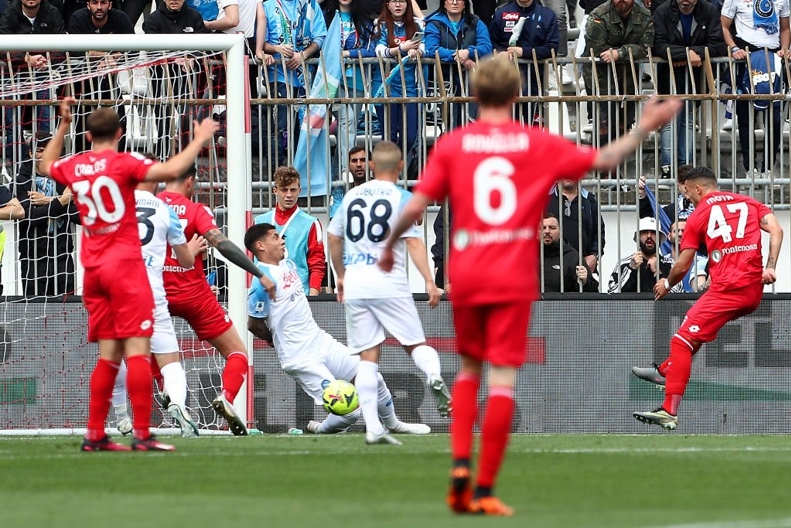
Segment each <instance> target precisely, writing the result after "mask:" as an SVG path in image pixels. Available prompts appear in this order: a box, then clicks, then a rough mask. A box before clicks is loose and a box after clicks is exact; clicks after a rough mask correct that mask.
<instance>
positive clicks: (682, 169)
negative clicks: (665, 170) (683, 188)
mask: <svg viewBox="0 0 791 528" xmlns="http://www.w3.org/2000/svg"><path fill="white" fill-rule="evenodd" d="M692 169H693V167H692V165H679V167H678V173H677V174H676V181H677V182H678V183H679V184H681V185H684V184H685V183H686V181H687V177H688V176H687V175H688V174H689V171H691V170H692Z"/></svg>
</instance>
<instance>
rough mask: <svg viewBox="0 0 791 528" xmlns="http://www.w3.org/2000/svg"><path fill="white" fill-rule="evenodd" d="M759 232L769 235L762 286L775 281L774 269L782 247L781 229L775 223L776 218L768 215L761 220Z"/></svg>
mask: <svg viewBox="0 0 791 528" xmlns="http://www.w3.org/2000/svg"><path fill="white" fill-rule="evenodd" d="M761 230H762V231H766V232H767V233H769V256H768V257H767V258H766V266H764V273H763V277H762V280H763V283H764V284H774V283H775V281H777V272H776V271H775V267H776V266H777V259H778V258H780V246H782V245H783V228H782V227H780V224H779V223H778V222H777V217H775V215H773V214H771V213H770V214H768V215H765V216H764V217H763V218H761Z"/></svg>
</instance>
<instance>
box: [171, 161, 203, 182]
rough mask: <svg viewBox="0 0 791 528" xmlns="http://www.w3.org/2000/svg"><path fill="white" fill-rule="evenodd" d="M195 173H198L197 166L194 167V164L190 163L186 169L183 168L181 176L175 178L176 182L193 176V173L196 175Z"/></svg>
mask: <svg viewBox="0 0 791 528" xmlns="http://www.w3.org/2000/svg"><path fill="white" fill-rule="evenodd" d="M197 174H198V168H197V167H195V165H190V166H189V168H187V170H185V171H184V173H183V174H182V175H181V176H179V177H178V178H176V181H177V182H178V183H184V182H185V181H187V180H189V179H190V178H194V177H195V175H197Z"/></svg>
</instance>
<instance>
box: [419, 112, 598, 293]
mask: <svg viewBox="0 0 791 528" xmlns="http://www.w3.org/2000/svg"><path fill="white" fill-rule="evenodd" d="M595 159H596V151H595V150H593V149H590V148H587V147H579V146H577V145H576V144H574V143H571V142H570V141H567V140H565V139H563V138H561V137H558V136H554V135H551V134H549V133H548V132H546V131H544V130H543V129H541V128H531V127H525V126H522V125H521V124H519V123H516V122H513V121H510V122H508V123H503V124H498V125H494V124H490V123H487V122H482V121H479V122H477V123H473V124H471V125H469V126H467V127H465V128H462V129H457V130H455V131H454V132H451V133H450V134H447V135H445V136H442V138H440V140H439V141H438V142H437V145H436V146H435V147H434V149H433V150H432V152H431V155H430V156H429V159H428V163H427V165H426V168H425V170H424V171H423V174H422V176H421V180H420V182H419V183H418V185H417V188H416V191H417V192H420V193H423V194H425V195H428V196H429V197H430V198H432V199H434V200H436V201H442V200H443V199H445V197H446V196H447V197H448V198H449V201H450V211H451V218H452V225H451V230H450V256H449V261H448V282H450V283H451V284H452V289H451V298H452V300H453V303H454V304H456V305H460V306H462V305H463V306H474V305H484V304H496V303H503V302H513V301H525V300H535V299H537V298H538V296H539V290H538V277H539V271H538V259H539V246H538V244H539V239H538V234H539V229H538V228H539V225H540V223H541V219H542V217H543V214H544V209H546V206H547V202H548V201H549V191H550V190H551V189H552V186H553V185H555V184H556V183H557V181H558V180H561V179H566V178H568V179H574V180H579V179H581V178H582V177H583V176H584V175H585V173H586V172H587V171H588V170H589V169H590V168H591V166H592V165H593V162H594V160H595Z"/></svg>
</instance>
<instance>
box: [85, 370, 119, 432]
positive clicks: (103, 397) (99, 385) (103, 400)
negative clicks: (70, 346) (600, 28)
mask: <svg viewBox="0 0 791 528" xmlns="http://www.w3.org/2000/svg"><path fill="white" fill-rule="evenodd" d="M119 366H120V363H115V362H113V361H109V360H107V359H101V358H99V362H98V363H96V367H94V369H93V373H92V374H91V384H90V388H89V390H90V398H89V400H88V433H87V434H86V438H88V440H90V441H92V442H98V441H99V440H101V439H102V438H104V436H105V432H104V422H105V420H107V412H108V411H109V410H110V400H111V399H112V397H113V385H115V376H116V375H117V374H118V368H119Z"/></svg>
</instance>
